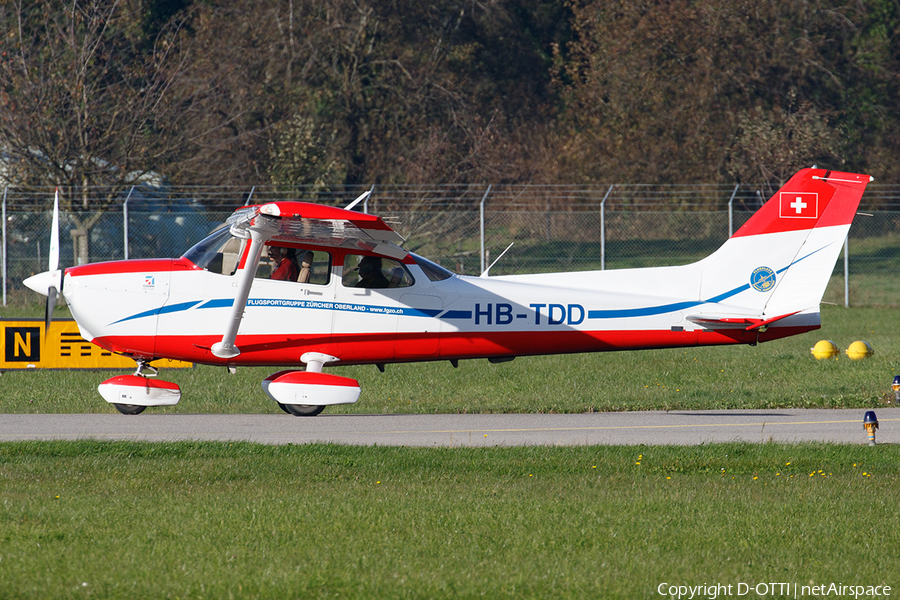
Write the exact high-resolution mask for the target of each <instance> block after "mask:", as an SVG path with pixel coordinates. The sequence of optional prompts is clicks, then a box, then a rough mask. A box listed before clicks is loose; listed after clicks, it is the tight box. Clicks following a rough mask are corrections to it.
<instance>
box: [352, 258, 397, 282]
mask: <svg viewBox="0 0 900 600" xmlns="http://www.w3.org/2000/svg"><path fill="white" fill-rule="evenodd" d="M357 269H358V270H359V282H358V283H357V284H356V287H358V288H386V287H388V286H390V282H389V281H388V280H387V277H385V276H384V273H382V272H381V258H380V257H378V256H364V257H363V258H362V260H360V261H359V266H358V267H357Z"/></svg>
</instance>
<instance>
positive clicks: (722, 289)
mask: <svg viewBox="0 0 900 600" xmlns="http://www.w3.org/2000/svg"><path fill="white" fill-rule="evenodd" d="M870 181H871V178H870V177H869V176H868V175H860V174H855V173H839V172H837V171H828V170H825V169H803V170H802V171H800V172H799V173H797V174H796V175H794V176H793V177H791V179H790V180H789V181H788V182H787V183H786V184H785V185H784V187H782V188H781V189H780V190H779V191H778V192H776V193H775V195H774V196H772V198H771V199H769V201H768V202H766V203H765V204H764V205H763V207H762V208H760V209H759V210H758V211H757V212H756V214H754V215H753V216H752V217H751V218H750V220H749V221H747V222H746V223H745V224H744V226H743V227H741V228H740V229H738V231H737V232H735V234H734V235H733V236H732V237H731V238H730V239H729V240H728V241H727V242H725V244H724V245H723V246H722V247H721V248H719V250H718V251H716V252H715V253H714V254H713V255H711V256H709V257H708V258H706V259H705V260H702V261H700V263H695V266H697V267H700V269H701V291H700V297H701V298H702V299H705V300H707V301H709V302H716V303H721V304H727V305H730V306H732V307H735V308H740V309H743V310H742V311H741V312H743V311H744V310H746V312H747V313H756V314H758V315H760V316H761V317H762V318H764V319H767V320H771V319H778V318H780V317H786V316H789V315H793V314H796V313H801V312H814V313H818V308H819V303H820V302H821V300H822V296H823V294H824V293H825V286H826V285H827V284H828V280H829V278H830V277H831V272H832V270H833V269H834V264H835V261H836V260H837V257H838V254H839V253H840V250H841V247H842V245H843V242H844V238H845V237H846V236H847V232H848V230H849V229H850V223H851V221H853V217H854V215H855V214H856V209H857V207H858V206H859V202H860V199H861V198H862V195H863V192H864V191H865V189H866V185H867V184H868V183H869V182H870Z"/></svg>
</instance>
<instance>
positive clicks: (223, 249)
mask: <svg viewBox="0 0 900 600" xmlns="http://www.w3.org/2000/svg"><path fill="white" fill-rule="evenodd" d="M244 243H245V241H244V240H242V239H239V238H236V237H234V236H233V235H231V230H230V229H229V228H228V227H221V228H219V229H216V230H215V231H213V232H212V233H211V234H209V235H208V236H206V238H204V239H203V240H201V241H200V242H198V243H197V244H196V245H195V246H194V247H193V248H191V249H190V250H188V251H187V252H185V253H184V258H186V259H188V260H189V261H191V262H192V263H194V264H195V265H197V266H198V267H200V268H202V269H206V270H207V271H210V272H212V273H221V274H223V275H234V273H235V271H237V267H238V263H240V260H241V254H242V252H243V250H244Z"/></svg>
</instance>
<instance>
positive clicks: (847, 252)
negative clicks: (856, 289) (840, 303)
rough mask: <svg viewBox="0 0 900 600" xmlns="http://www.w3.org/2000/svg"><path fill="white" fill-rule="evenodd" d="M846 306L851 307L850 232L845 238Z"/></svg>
mask: <svg viewBox="0 0 900 600" xmlns="http://www.w3.org/2000/svg"><path fill="white" fill-rule="evenodd" d="M844 308H850V232H849V231H848V232H847V237H845V238H844Z"/></svg>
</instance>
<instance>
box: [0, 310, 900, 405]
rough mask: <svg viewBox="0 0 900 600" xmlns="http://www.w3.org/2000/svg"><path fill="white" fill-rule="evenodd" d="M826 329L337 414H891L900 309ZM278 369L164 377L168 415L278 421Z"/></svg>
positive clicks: (830, 315)
mask: <svg viewBox="0 0 900 600" xmlns="http://www.w3.org/2000/svg"><path fill="white" fill-rule="evenodd" d="M822 321H823V328H822V329H820V330H818V331H814V332H811V333H808V334H804V335H802V336H796V337H792V338H787V339H784V340H777V341H774V342H768V343H765V344H760V345H759V346H756V347H750V346H735V347H712V348H686V349H674V350H650V351H640V352H616V353H603V354H580V355H564V356H546V357H529V358H519V359H516V360H515V361H513V362H511V363H503V364H496V365H494V364H490V363H488V362H487V361H486V360H471V361H461V362H460V364H459V368H458V369H454V368H453V367H452V366H451V365H450V364H449V363H448V362H446V361H442V362H435V363H419V364H398V365H388V366H387V368H386V372H385V373H379V372H378V370H377V369H376V368H375V367H374V366H368V367H337V368H334V369H332V370H330V372H333V373H336V374H340V375H344V376H348V377H354V378H356V379H357V380H358V381H359V382H360V385H361V386H362V390H363V392H362V396H361V397H360V400H359V402H358V403H356V404H355V405H349V406H343V407H330V408H328V409H327V410H328V412H330V413H398V412H399V413H435V412H438V413H456V412H469V413H485V412H497V413H504V412H568V413H578V412H586V411H591V410H593V411H615V410H666V409H712V408H719V409H722V408H742V409H749V408H778V407H791V408H794V407H800V408H803V407H825V408H863V407H866V408H868V407H873V408H874V407H878V406H884V405H886V404H887V403H889V402H890V401H891V400H892V399H893V393H892V392H891V387H890V385H891V381H892V379H893V376H894V375H895V374H898V373H900V360H898V357H900V311H894V310H883V309H874V308H851V309H845V308H842V307H833V306H824V307H823V314H822ZM821 339H830V340H833V341H834V342H835V343H836V344H837V345H838V347H839V348H841V350H842V351H843V350H844V349H846V348H847V347H848V346H849V345H850V344H851V343H852V342H853V341H855V340H866V341H868V342H869V343H870V344H872V346H873V347H874V349H875V355H874V356H873V357H871V358H869V359H866V360H861V361H851V360H849V359H848V358H847V357H846V355H844V354H841V356H840V358H839V359H838V360H826V361H816V360H815V359H814V358H813V357H812V355H811V354H810V348H812V347H813V346H814V345H815V343H816V342H817V341H818V340H821ZM276 370H277V369H274V368H238V371H237V374H236V375H230V374H228V373H227V371H226V370H225V369H224V368H221V367H205V366H198V367H196V368H194V369H187V370H176V369H171V370H167V371H163V372H162V374H161V376H162V377H163V378H164V379H167V380H170V381H174V382H175V383H177V384H179V385H180V386H181V388H182V391H183V394H184V395H183V398H182V400H181V403H180V404H179V405H178V406H175V407H172V408H155V409H149V410H150V411H153V412H169V413H198V412H214V413H244V412H249V413H254V412H278V408H277V407H275V405H274V404H273V403H272V402H271V401H270V400H269V399H268V398H267V397H266V396H265V394H264V393H263V391H262V389H261V387H260V382H261V381H262V380H263V379H265V377H267V376H268V375H270V374H271V373H272V372H274V371H276ZM116 374H119V372H109V371H107V372H98V371H74V370H72V371H35V370H27V371H12V370H11V371H6V372H4V373H3V374H2V376H0V384H2V386H3V394H2V395H0V413H25V412H27V413H51V412H53V413H59V412H64V413H65V412H73V413H85V412H87V413H89V412H110V411H114V409H112V408H111V407H110V406H109V405H107V404H106V402H104V401H103V400H102V399H101V398H100V396H99V394H98V393H97V391H96V388H97V385H98V384H99V383H100V382H101V381H103V380H105V379H107V378H109V377H112V376H113V375H116Z"/></svg>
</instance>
